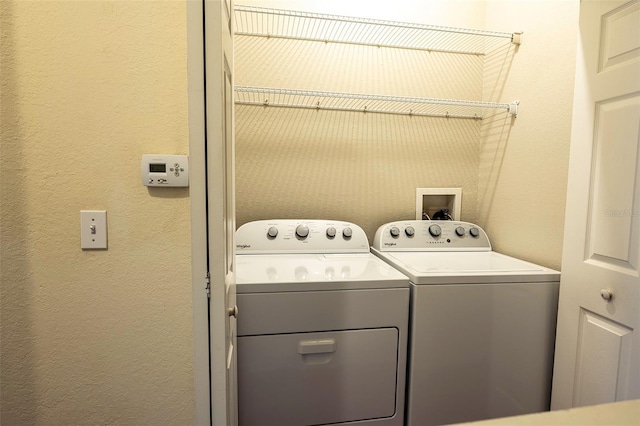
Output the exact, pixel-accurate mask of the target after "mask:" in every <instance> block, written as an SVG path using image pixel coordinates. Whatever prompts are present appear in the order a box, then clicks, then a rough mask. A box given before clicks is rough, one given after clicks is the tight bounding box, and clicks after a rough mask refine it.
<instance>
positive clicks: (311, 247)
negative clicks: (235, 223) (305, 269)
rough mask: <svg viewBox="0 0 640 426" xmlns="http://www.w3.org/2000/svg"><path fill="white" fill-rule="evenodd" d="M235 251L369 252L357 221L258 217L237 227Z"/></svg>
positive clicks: (367, 243) (362, 231)
mask: <svg viewBox="0 0 640 426" xmlns="http://www.w3.org/2000/svg"><path fill="white" fill-rule="evenodd" d="M236 251H237V254H280V253H369V240H368V239H367V235H366V234H365V232H364V230H363V229H362V228H360V227H359V226H358V225H356V224H354V223H350V222H342V221H338V220H313V219H308V220H303V219H276V220H258V221H255V222H249V223H245V224H244V225H242V226H241V227H240V228H238V230H237V231H236Z"/></svg>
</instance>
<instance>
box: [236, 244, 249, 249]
mask: <svg viewBox="0 0 640 426" xmlns="http://www.w3.org/2000/svg"><path fill="white" fill-rule="evenodd" d="M236 248H237V249H238V250H243V249H246V248H251V244H236Z"/></svg>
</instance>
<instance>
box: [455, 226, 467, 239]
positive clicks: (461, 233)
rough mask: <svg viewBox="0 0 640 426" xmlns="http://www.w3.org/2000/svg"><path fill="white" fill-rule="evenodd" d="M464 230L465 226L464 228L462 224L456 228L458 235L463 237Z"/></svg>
mask: <svg viewBox="0 0 640 426" xmlns="http://www.w3.org/2000/svg"><path fill="white" fill-rule="evenodd" d="M464 232H465V231H464V228H463V227H462V226H458V227H457V228H456V235H457V236H458V237H462V236H463V235H464Z"/></svg>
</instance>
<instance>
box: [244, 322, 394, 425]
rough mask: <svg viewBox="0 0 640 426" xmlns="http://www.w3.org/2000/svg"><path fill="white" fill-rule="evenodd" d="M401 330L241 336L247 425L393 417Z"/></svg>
mask: <svg viewBox="0 0 640 426" xmlns="http://www.w3.org/2000/svg"><path fill="white" fill-rule="evenodd" d="M397 353H398V330H397V329H396V328H381V329H368V330H348V331H338V332H322V333H297V334H279V335H267V336H243V337H238V402H239V423H240V425H258V424H259V425H263V426H268V425H273V426H283V425H294V424H295V425H318V424H329V423H330V424H334V423H342V422H349V421H357V420H368V419H378V418H388V417H393V416H394V415H395V412H396V406H395V405H396V375H397V363H398V359H397Z"/></svg>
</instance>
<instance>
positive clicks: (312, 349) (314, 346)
mask: <svg viewBox="0 0 640 426" xmlns="http://www.w3.org/2000/svg"><path fill="white" fill-rule="evenodd" d="M335 351H336V341H335V340H334V339H323V340H301V341H300V342H298V353H299V354H301V355H307V354H324V353H331V352H335Z"/></svg>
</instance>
